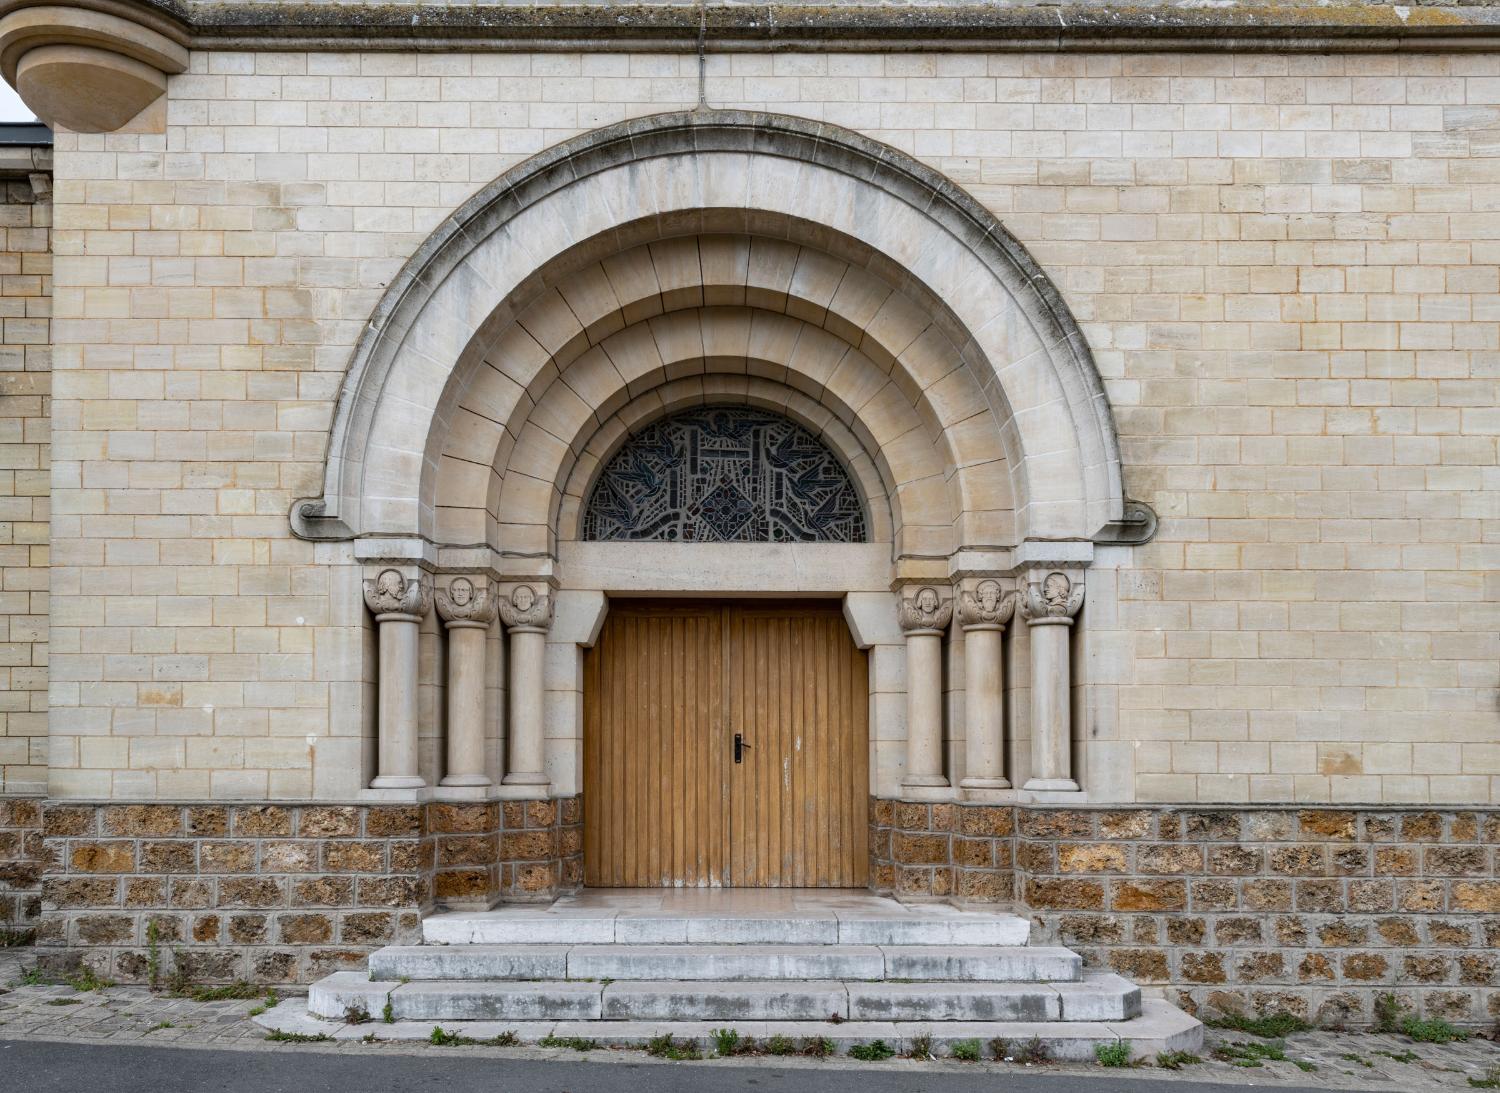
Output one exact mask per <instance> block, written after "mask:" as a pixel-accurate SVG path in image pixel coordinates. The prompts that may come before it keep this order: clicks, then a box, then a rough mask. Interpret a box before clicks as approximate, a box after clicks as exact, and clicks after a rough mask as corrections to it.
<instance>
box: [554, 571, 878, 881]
mask: <svg viewBox="0 0 1500 1093" xmlns="http://www.w3.org/2000/svg"><path fill="white" fill-rule="evenodd" d="M867 672H868V669H867V666H866V660H865V654H864V653H863V652H861V651H860V650H859V649H857V648H856V647H855V645H854V642H853V640H852V638H851V637H850V635H849V628H848V626H847V624H846V623H845V622H844V617H843V612H842V610H841V608H840V604H839V603H838V602H837V601H819V600H813V601H800V602H797V603H779V602H778V603H767V602H764V601H737V602H736V601H730V602H726V601H714V602H693V601H681V600H669V601H658V600H628V599H627V600H614V601H612V602H611V604H610V611H609V616H608V618H607V619H606V620H605V623H604V629H603V632H602V633H601V634H600V637H599V641H598V642H597V643H596V644H595V646H594V648H593V649H592V650H590V651H589V653H588V656H587V658H586V660H585V672H584V698H583V701H584V759H583V768H584V790H583V816H584V825H583V847H584V881H585V883H586V884H589V885H592V886H598V887H607V888H658V887H689V888H692V887H698V888H707V887H759V888H793V887H794V888H857V887H863V886H864V885H865V884H866V881H867V876H868V871H869V862H868V856H869V831H868V826H867V824H868V807H869V806H868V800H869V734H868V729H867V726H868V719H869V685H868V675H867Z"/></svg>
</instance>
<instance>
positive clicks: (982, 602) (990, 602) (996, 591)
mask: <svg viewBox="0 0 1500 1093" xmlns="http://www.w3.org/2000/svg"><path fill="white" fill-rule="evenodd" d="M979 607H980V609H981V610H983V611H984V613H985V614H986V615H993V614H994V613H995V611H996V610H997V609H998V608H999V607H1000V586H999V585H998V584H996V583H995V582H994V581H985V582H984V583H983V584H982V585H980V586H979Z"/></svg>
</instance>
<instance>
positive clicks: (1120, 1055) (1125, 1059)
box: [1094, 1040, 1133, 1067]
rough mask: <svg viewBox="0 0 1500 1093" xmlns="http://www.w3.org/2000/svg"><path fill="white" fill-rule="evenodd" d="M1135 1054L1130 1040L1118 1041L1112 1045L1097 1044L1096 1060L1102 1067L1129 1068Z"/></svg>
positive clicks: (1095, 1046) (1095, 1047)
mask: <svg viewBox="0 0 1500 1093" xmlns="http://www.w3.org/2000/svg"><path fill="white" fill-rule="evenodd" d="M1132 1054H1133V1052H1132V1051H1131V1049H1130V1041H1129V1040H1116V1041H1115V1042H1114V1043H1112V1044H1095V1045H1094V1058H1095V1059H1097V1060H1098V1061H1099V1065H1100V1066H1109V1067H1121V1066H1129V1065H1130V1062H1131V1056H1132Z"/></svg>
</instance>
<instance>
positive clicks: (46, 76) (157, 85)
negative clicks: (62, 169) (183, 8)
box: [0, 4, 188, 133]
mask: <svg viewBox="0 0 1500 1093" xmlns="http://www.w3.org/2000/svg"><path fill="white" fill-rule="evenodd" d="M130 10H131V9H129V8H126V7H123V6H117V7H116V8H115V10H112V11H106V10H99V9H93V8H89V7H86V6H84V5H82V4H68V5H61V4H56V5H53V4H43V5H38V6H35V7H21V8H18V7H12V8H10V10H8V11H6V13H5V14H4V16H0V73H3V74H4V76H5V81H6V83H8V84H10V85H11V86H12V87H14V88H15V89H16V92H17V93H18V94H19V95H20V96H21V100H22V101H23V102H24V103H25V104H26V105H27V106H29V107H31V109H32V110H34V111H36V116H37V117H39V118H41V119H42V120H43V121H44V122H46V123H47V124H49V125H60V126H63V127H64V128H67V129H72V130H74V131H76V132H79V133H109V132H113V131H114V130H116V129H119V128H120V127H121V126H123V125H124V124H125V123H126V122H128V121H130V120H131V119H132V118H134V117H135V116H136V115H137V114H139V113H140V112H141V111H142V110H144V109H146V107H148V106H150V105H151V104H152V103H154V102H155V101H156V100H157V99H159V98H160V97H161V96H162V95H163V94H164V93H165V92H166V90H167V77H168V76H169V75H173V74H175V73H178V72H186V71H187V67H188V51H187V49H186V48H185V47H184V46H183V45H181V44H180V43H179V42H176V41H174V40H173V39H172V38H170V37H168V36H167V35H166V34H164V33H162V31H161V30H158V29H155V28H153V27H149V26H146V25H145V24H144V23H141V22H137V21H135V20H134V19H131V18H129V17H128V16H127V15H125V14H118V13H117V12H120V13H123V12H128V11H130Z"/></svg>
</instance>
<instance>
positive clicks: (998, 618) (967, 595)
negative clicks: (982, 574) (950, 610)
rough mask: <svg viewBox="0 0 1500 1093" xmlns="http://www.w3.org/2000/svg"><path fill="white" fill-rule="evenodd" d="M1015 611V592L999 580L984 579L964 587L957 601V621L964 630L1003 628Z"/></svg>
mask: <svg viewBox="0 0 1500 1093" xmlns="http://www.w3.org/2000/svg"><path fill="white" fill-rule="evenodd" d="M1015 613H1016V594H1015V593H1014V592H1007V591H1005V589H1003V588H1001V587H1000V582H999V581H991V580H984V581H980V582H979V583H978V584H976V585H975V586H974V587H973V588H972V589H965V590H964V592H963V594H962V595H961V596H960V597H959V601H958V621H959V625H961V626H962V627H963V628H964V629H965V630H981V629H982V630H1004V629H1005V626H1006V624H1007V623H1008V622H1010V620H1011V617H1012V616H1013V615H1014V614H1015Z"/></svg>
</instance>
